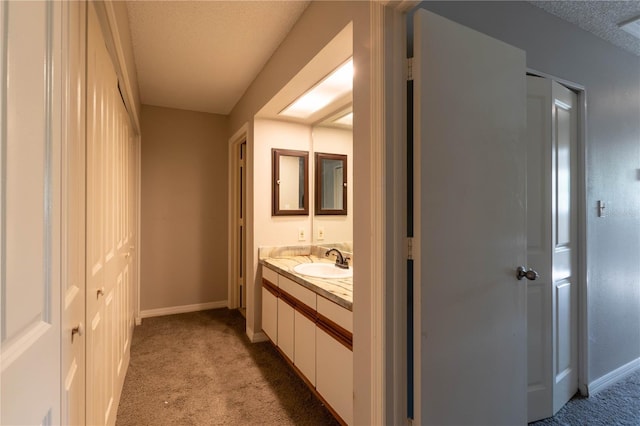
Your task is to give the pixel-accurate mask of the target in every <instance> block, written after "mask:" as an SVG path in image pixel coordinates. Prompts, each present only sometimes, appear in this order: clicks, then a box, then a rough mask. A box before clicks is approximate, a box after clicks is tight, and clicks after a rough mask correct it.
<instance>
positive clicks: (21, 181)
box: [0, 2, 63, 425]
mask: <svg viewBox="0 0 640 426" xmlns="http://www.w3.org/2000/svg"><path fill="white" fill-rule="evenodd" d="M61 24H62V3H58V2H2V3H1V4H0V47H1V48H2V50H1V52H3V53H2V56H1V59H0V61H2V64H1V65H2V66H0V73H1V79H0V98H1V99H0V100H1V102H0V108H2V111H1V114H0V129H1V133H0V135H1V138H2V139H1V145H2V147H1V150H0V156H1V157H2V158H1V161H0V173H1V177H2V179H1V182H2V186H0V192H1V194H0V203H1V205H0V207H1V217H2V222H1V228H0V241H1V248H0V251H1V253H0V254H1V259H2V265H1V271H2V272H1V290H2V291H1V292H0V294H1V296H0V298H1V303H2V306H1V309H0V311H1V313H0V317H1V319H0V325H1V331H2V333H1V340H2V347H1V351H2V352H1V354H0V371H1V377H0V382H1V391H0V394H1V402H0V405H1V414H0V423H2V424H42V425H51V424H59V423H60V422H61V414H60V383H61V358H60V350H61V347H60V332H61V317H60V315H61V313H60V304H61V300H60V294H61V285H60V273H61V271H60V258H61V255H60V244H61V229H60V220H61V215H60V210H61V198H60V188H61V184H60V174H61V164H60V163H61V147H62V142H61V114H60V107H59V106H60V105H61V104H62V79H61V76H62V75H63V74H62V72H61V71H62V56H61V52H62V38H61V34H62V31H61Z"/></svg>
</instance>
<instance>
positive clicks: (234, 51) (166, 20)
mask: <svg viewBox="0 0 640 426" xmlns="http://www.w3.org/2000/svg"><path fill="white" fill-rule="evenodd" d="M308 3H309V2H308V1H139V0H136V1H129V2H127V8H128V14H129V25H130V27H131V39H132V43H133V50H134V56H135V63H136V69H137V73H138V82H139V85H140V97H141V101H142V103H143V104H147V105H155V106H165V107H171V108H179V109H186V110H193V111H202V112H212V113H217V114H228V113H229V112H230V111H231V109H232V108H233V106H234V105H235V104H236V102H237V101H238V100H239V99H240V97H241V96H242V94H243V93H244V92H245V90H246V89H247V87H248V86H249V85H250V84H251V82H252V81H253V79H254V78H255V77H256V75H257V74H258V72H259V71H260V70H261V69H262V67H263V66H264V64H265V63H266V62H267V60H268V59H269V58H270V57H271V55H272V54H273V52H274V51H275V50H276V48H277V47H278V46H279V45H280V43H281V42H282V40H284V38H285V37H286V35H287V33H288V32H289V30H290V29H291V27H292V26H293V24H294V23H295V22H296V21H297V20H298V18H299V17H300V15H301V14H302V12H303V11H304V9H305V8H306V7H307V5H308Z"/></svg>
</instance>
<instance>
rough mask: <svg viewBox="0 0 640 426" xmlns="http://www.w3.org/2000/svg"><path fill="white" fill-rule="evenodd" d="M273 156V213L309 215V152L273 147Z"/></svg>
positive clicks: (279, 214) (276, 214)
mask: <svg viewBox="0 0 640 426" xmlns="http://www.w3.org/2000/svg"><path fill="white" fill-rule="evenodd" d="M271 157H272V167H271V170H272V177H271V182H272V183H271V187H272V191H271V193H272V201H271V206H272V207H271V214H272V215H273V216H291V215H308V214H309V153H308V152H307V151H294V150H289V149H276V148H273V149H272V150H271Z"/></svg>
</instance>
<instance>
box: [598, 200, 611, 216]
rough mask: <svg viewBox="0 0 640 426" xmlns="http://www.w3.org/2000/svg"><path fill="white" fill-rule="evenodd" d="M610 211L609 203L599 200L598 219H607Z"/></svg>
mask: <svg viewBox="0 0 640 426" xmlns="http://www.w3.org/2000/svg"><path fill="white" fill-rule="evenodd" d="M608 209H609V202H608V201H607V202H605V201H602V200H598V217H605V216H607V214H608V213H609V212H608Z"/></svg>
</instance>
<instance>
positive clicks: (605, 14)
mask: <svg viewBox="0 0 640 426" xmlns="http://www.w3.org/2000/svg"><path fill="white" fill-rule="evenodd" d="M529 3H531V4H533V5H534V6H537V7H539V8H541V9H543V10H545V11H547V12H549V13H551V14H553V15H556V16H557V17H559V18H561V19H563V20H565V21H568V22H571V23H572V24H575V25H577V26H579V27H580V28H582V29H583V30H585V31H589V32H590V33H593V34H595V35H597V36H598V37H600V38H602V39H604V40H607V41H608V42H610V43H612V44H614V45H616V46H618V47H620V48H622V49H624V50H626V51H628V52H630V53H633V54H634V55H636V56H640V40H639V39H637V38H636V37H634V36H632V35H631V34H629V33H628V32H626V31H624V30H621V29H620V28H619V27H618V24H620V23H621V22H625V21H629V20H630V19H633V18H637V17H640V1H530V2H529Z"/></svg>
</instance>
